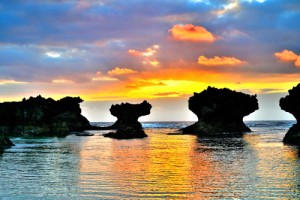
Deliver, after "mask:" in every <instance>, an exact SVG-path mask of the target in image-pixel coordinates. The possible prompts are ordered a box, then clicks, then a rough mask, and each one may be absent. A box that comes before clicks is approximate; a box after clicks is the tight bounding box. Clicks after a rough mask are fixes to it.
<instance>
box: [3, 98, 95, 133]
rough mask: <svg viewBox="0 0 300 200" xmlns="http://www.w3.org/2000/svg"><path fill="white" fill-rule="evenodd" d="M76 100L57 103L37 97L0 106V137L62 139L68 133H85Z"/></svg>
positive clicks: (62, 100) (63, 100)
mask: <svg viewBox="0 0 300 200" xmlns="http://www.w3.org/2000/svg"><path fill="white" fill-rule="evenodd" d="M82 101H83V100H82V99H81V98H79V97H74V98H73V97H65V98H62V99H60V100H58V101H55V100H53V99H51V98H48V99H45V98H43V97H41V96H37V97H35V98H34V97H30V98H29V99H25V98H24V99H23V100H22V101H21V102H5V103H0V133H2V134H4V135H15V136H17V135H36V136H41V135H46V136H64V135H66V134H68V133H69V132H70V131H83V130H86V129H89V127H90V123H89V121H88V120H87V119H86V118H85V117H83V116H82V115H81V109H80V106H79V103H81V102H82Z"/></svg>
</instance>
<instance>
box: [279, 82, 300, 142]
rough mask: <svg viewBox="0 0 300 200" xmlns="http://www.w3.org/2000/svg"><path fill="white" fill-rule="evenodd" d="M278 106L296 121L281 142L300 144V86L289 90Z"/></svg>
mask: <svg viewBox="0 0 300 200" xmlns="http://www.w3.org/2000/svg"><path fill="white" fill-rule="evenodd" d="M279 105H280V107H281V109H282V110H284V111H286V112H289V113H291V114H292V115H294V117H295V118H296V120H297V123H296V124H294V125H293V126H292V127H291V128H290V129H289V130H288V132H287V133H286V135H285V136H284V138H283V142H285V143H289V144H298V145H299V144H300V122H299V120H300V84H298V85H297V86H296V87H293V89H291V90H289V94H288V95H287V96H286V97H283V98H281V99H280V102H279Z"/></svg>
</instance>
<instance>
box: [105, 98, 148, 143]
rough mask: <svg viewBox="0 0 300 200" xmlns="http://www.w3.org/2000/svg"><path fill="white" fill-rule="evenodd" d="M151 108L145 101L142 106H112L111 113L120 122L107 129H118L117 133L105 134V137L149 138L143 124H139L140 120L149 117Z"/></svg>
mask: <svg viewBox="0 0 300 200" xmlns="http://www.w3.org/2000/svg"><path fill="white" fill-rule="evenodd" d="M151 108H152V106H151V105H150V104H149V103H148V102H147V101H143V103H141V104H130V103H125V104H124V103H122V104H117V105H112V106H111V108H110V113H111V114H112V115H113V116H115V117H117V118H118V120H117V121H116V122H115V123H114V124H113V125H112V126H110V127H107V128H106V129H117V131H116V132H110V133H107V134H104V136H105V137H112V138H116V139H132V138H143V137H147V135H146V134H145V132H144V131H143V128H142V124H141V123H140V122H138V118H139V117H141V116H144V115H149V114H150V110H151Z"/></svg>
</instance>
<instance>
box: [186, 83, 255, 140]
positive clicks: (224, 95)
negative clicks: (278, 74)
mask: <svg viewBox="0 0 300 200" xmlns="http://www.w3.org/2000/svg"><path fill="white" fill-rule="evenodd" d="M189 109H190V110H191V111H192V112H193V113H195V114H196V115H197V117H198V122H196V123H195V124H193V125H191V126H188V127H186V128H183V129H182V132H183V133H185V134H197V135H208V136H212V135H213V136H216V135H224V134H229V135H232V134H233V135H242V134H243V133H244V132H247V131H251V130H250V129H249V128H248V127H247V126H246V125H245V124H244V122H243V117H244V116H246V115H249V114H250V113H252V112H254V111H255V110H257V109H258V102H257V99H256V95H248V94H244V93H241V92H236V91H232V90H229V89H227V88H224V89H217V88H213V87H208V88H207V89H206V90H204V91H203V92H201V93H194V96H192V97H190V99H189Z"/></svg>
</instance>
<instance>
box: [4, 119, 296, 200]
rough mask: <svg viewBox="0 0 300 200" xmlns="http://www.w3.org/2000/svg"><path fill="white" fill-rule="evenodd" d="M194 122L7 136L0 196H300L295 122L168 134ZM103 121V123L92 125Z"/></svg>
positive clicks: (144, 124) (53, 197)
mask: <svg viewBox="0 0 300 200" xmlns="http://www.w3.org/2000/svg"><path fill="white" fill-rule="evenodd" d="M191 123H192V122H147V123H143V126H144V128H145V132H146V133H147V134H148V136H149V137H148V138H145V139H134V140H113V139H110V138H105V137H102V136H101V135H102V134H103V133H106V132H107V131H91V132H92V133H94V134H95V136H91V137H79V136H75V135H69V136H67V137H65V138H12V141H13V142H14V143H15V144H16V146H14V147H12V148H9V149H5V150H2V151H1V152H0V199H143V198H146V199H234V198H235V199H298V198H300V156H299V155H300V153H299V148H298V147H296V146H289V145H284V144H283V143H282V139H283V137H284V135H285V133H286V132H287V130H288V129H289V128H290V127H291V126H292V124H294V123H295V122H294V121H249V122H246V124H247V125H248V126H249V127H250V128H251V129H252V132H251V133H247V134H245V135H244V136H243V137H241V138H202V137H197V136H193V135H168V133H174V132H176V131H177V130H178V129H179V128H182V127H185V126H187V125H190V124H191ZM96 124H97V125H99V126H106V125H108V124H107V123H96Z"/></svg>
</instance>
